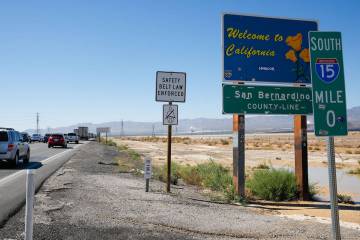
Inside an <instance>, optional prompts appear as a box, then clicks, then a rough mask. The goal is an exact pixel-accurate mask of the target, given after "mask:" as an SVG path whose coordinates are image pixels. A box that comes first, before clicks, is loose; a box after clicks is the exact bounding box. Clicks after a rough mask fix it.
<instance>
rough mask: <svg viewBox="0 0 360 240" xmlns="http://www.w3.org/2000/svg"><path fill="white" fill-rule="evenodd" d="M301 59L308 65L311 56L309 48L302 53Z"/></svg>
mask: <svg viewBox="0 0 360 240" xmlns="http://www.w3.org/2000/svg"><path fill="white" fill-rule="evenodd" d="M300 58H301V59H302V60H303V61H304V62H306V63H308V62H310V56H309V49H308V48H304V49H303V50H302V51H301V52H300Z"/></svg>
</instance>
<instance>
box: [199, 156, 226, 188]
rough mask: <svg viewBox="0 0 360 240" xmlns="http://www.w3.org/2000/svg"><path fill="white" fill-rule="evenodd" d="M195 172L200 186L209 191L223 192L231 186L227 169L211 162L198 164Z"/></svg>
mask: <svg viewBox="0 0 360 240" xmlns="http://www.w3.org/2000/svg"><path fill="white" fill-rule="evenodd" d="M196 171H197V172H198V174H199V176H200V178H201V183H202V185H203V186H204V187H207V188H210V189H211V190H216V191H223V190H224V189H226V188H227V187H228V186H229V185H232V184H233V183H232V176H231V174H230V171H229V169H227V168H225V167H224V166H222V165H221V164H219V163H216V162H215V161H213V160H210V161H209V162H206V163H201V164H198V165H197V166H196Z"/></svg>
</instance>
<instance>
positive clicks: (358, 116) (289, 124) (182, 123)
mask: <svg viewBox="0 0 360 240" xmlns="http://www.w3.org/2000/svg"><path fill="white" fill-rule="evenodd" d="M79 126H86V127H89V131H90V132H94V133H95V132H96V128H98V127H110V128H111V134H112V135H119V134H120V133H121V129H122V127H121V122H120V121H118V122H106V123H99V124H93V123H79V124H76V125H72V126H67V127H58V128H50V129H41V133H42V134H44V133H46V132H48V131H49V132H62V133H68V132H73V130H74V129H75V128H77V127H79ZM245 126H246V131H247V132H288V131H292V129H293V117H292V116H274V115H271V116H266V115H256V116H255V115H248V116H246V120H245ZM348 126H349V129H350V130H351V129H360V106H358V107H353V108H351V109H349V110H348ZM312 128H313V118H312V116H311V117H309V118H308V129H310V130H311V129H312ZM173 129H174V130H173V132H174V134H203V133H227V132H231V131H232V118H221V119H210V118H196V119H180V120H179V125H178V126H176V127H174V128H173ZM25 131H26V132H29V133H34V132H35V130H34V129H28V130H25ZM153 132H154V133H155V134H156V135H158V134H165V133H166V132H167V128H166V126H163V125H162V122H135V121H124V122H123V133H124V135H152V134H153Z"/></svg>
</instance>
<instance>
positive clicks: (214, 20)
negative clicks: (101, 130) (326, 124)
mask: <svg viewBox="0 0 360 240" xmlns="http://www.w3.org/2000/svg"><path fill="white" fill-rule="evenodd" d="M359 10H360V3H359V2H358V1H355V0H353V1H346V2H341V1H303V0H302V1H254V0H252V1H225V0H223V1H210V0H208V1H206V0H203V1H200V0H197V1H196V0H181V1H171V0H167V1H145V0H144V1H139V0H132V1H130V0H129V1H120V0H119V1H115V0H114V1H110V0H108V1H90V0H88V1H67V0H62V1H7V2H5V1H2V2H1V3H0V27H1V33H2V34H1V37H0V79H1V99H2V105H3V109H6V110H3V111H2V114H1V120H0V125H1V126H11V127H15V128H17V129H20V130H22V129H26V128H34V127H35V113H36V112H40V127H42V128H46V127H57V126H66V125H70V124H75V123H79V122H93V123H99V122H105V121H118V120H121V119H124V120H134V121H161V117H162V104H161V103H157V102H155V100H154V98H155V96H154V93H155V89H154V88H155V72H156V71H157V70H173V71H184V72H187V97H186V100H187V102H186V103H183V104H182V103H181V104H179V105H180V106H179V116H180V118H197V117H211V118H220V117H223V115H222V114H221V38H220V32H221V30H220V29H221V27H220V25H221V22H220V19H221V13H222V12H234V13H244V14H256V15H265V16H274V17H289V18H302V19H317V20H318V21H319V28H320V30H323V31H333V30H334V31H341V32H342V37H343V49H344V64H345V79H346V89H347V103H348V107H349V108H350V107H353V106H358V105H360V94H359V90H360V74H359V67H360V65H359V60H358V59H359V57H360V47H359V41H360V28H359V27H358V23H359V21H360V20H359V16H358V15H359Z"/></svg>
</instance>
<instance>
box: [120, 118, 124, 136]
mask: <svg viewBox="0 0 360 240" xmlns="http://www.w3.org/2000/svg"><path fill="white" fill-rule="evenodd" d="M123 136H124V120H121V132H120V137H123Z"/></svg>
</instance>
